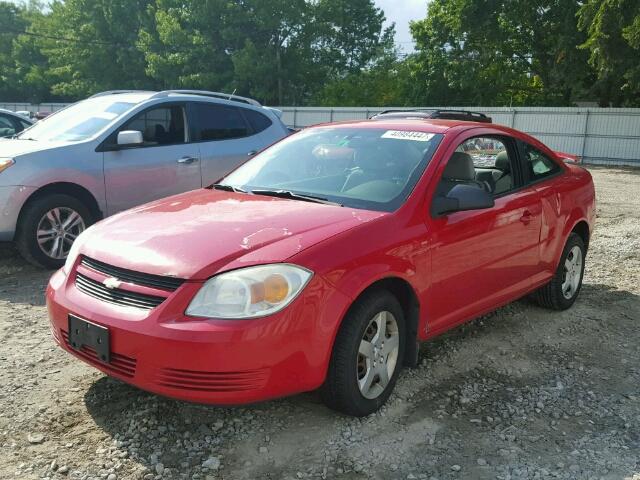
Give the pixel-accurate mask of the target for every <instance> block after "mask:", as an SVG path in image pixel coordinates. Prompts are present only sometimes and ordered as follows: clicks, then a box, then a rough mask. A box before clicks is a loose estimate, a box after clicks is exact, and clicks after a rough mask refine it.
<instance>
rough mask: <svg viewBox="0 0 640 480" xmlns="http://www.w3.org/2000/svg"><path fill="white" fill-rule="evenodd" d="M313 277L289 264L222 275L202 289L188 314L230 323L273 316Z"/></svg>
mask: <svg viewBox="0 0 640 480" xmlns="http://www.w3.org/2000/svg"><path fill="white" fill-rule="evenodd" d="M312 276H313V273H312V272H310V271H309V270H307V269H306V268H302V267H298V266H296V265H289V264H285V263H278V264H272V265H260V266H256V267H248V268H241V269H239V270H233V271H230V272H226V273H221V274H220V275H216V276H215V277H212V278H210V279H209V280H208V281H207V282H206V283H205V284H204V285H203V286H202V288H201V289H200V290H199V291H198V293H197V294H196V296H195V297H194V298H193V300H192V301H191V303H190V304H189V307H188V308H187V311H186V312H185V313H186V314H187V315H190V316H193V317H205V318H219V319H229V320H231V319H247V318H256V317H263V316H266V315H271V314H272V313H276V312H279V311H280V310H282V309H283V308H285V307H286V306H287V305H289V304H290V303H291V302H292V301H293V300H294V299H295V298H296V297H297V296H298V294H299V293H300V292H301V291H302V289H303V288H304V287H305V286H306V285H307V283H309V280H310V279H311V277H312Z"/></svg>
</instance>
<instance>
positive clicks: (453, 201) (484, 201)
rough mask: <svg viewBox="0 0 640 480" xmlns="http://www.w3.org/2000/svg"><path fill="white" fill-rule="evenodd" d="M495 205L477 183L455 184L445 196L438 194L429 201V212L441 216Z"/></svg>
mask: <svg viewBox="0 0 640 480" xmlns="http://www.w3.org/2000/svg"><path fill="white" fill-rule="evenodd" d="M494 205H495V202H494V201H493V197H492V196H491V195H489V194H488V193H487V192H486V191H484V190H483V189H482V188H481V187H480V186H478V185H466V184H464V183H460V184H458V185H455V186H454V187H453V188H452V189H451V190H450V191H449V193H448V194H447V196H446V197H445V196H438V197H435V198H434V199H433V202H432V203H431V213H432V215H433V216H434V217H441V216H443V215H446V214H448V213H453V212H463V211H467V210H481V209H484V208H491V207H493V206H494Z"/></svg>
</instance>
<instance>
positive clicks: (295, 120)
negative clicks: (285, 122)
mask: <svg viewBox="0 0 640 480" xmlns="http://www.w3.org/2000/svg"><path fill="white" fill-rule="evenodd" d="M297 121H298V107H293V128H298V123H297Z"/></svg>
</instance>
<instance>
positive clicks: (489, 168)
mask: <svg viewBox="0 0 640 480" xmlns="http://www.w3.org/2000/svg"><path fill="white" fill-rule="evenodd" d="M456 152H459V153H463V154H466V155H469V156H470V157H471V159H472V160H473V166H474V168H475V180H476V181H477V182H479V183H480V184H481V185H482V186H483V188H484V189H485V190H487V192H489V193H491V194H492V195H493V196H498V195H502V194H504V193H507V192H509V191H511V190H514V189H515V188H516V184H517V182H516V177H515V174H514V173H515V169H514V168H513V165H514V164H515V158H513V157H514V156H515V155H514V153H513V149H511V150H510V149H509V148H508V146H507V144H506V143H505V141H504V140H502V139H500V138H498V137H474V138H470V139H468V140H466V141H464V142H463V143H462V144H460V146H458V148H457V149H456Z"/></svg>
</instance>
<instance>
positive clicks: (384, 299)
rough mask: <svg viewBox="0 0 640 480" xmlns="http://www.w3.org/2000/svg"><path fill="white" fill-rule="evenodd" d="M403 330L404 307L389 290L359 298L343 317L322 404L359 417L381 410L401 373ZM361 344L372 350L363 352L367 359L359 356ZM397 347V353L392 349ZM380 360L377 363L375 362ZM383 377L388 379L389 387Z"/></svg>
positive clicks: (321, 393) (374, 292)
mask: <svg viewBox="0 0 640 480" xmlns="http://www.w3.org/2000/svg"><path fill="white" fill-rule="evenodd" d="M381 324H384V325H385V329H384V331H385V335H384V339H383V338H382V337H381V336H379V335H378V334H379V333H380V330H379V325H381ZM394 325H395V326H394ZM405 328H406V324H405V319H404V314H403V311H402V307H401V306H400V303H399V302H398V300H397V299H396V297H395V296H393V295H392V294H391V293H389V292H388V291H386V290H375V291H372V292H369V293H366V294H365V295H364V296H363V297H362V298H361V299H359V300H358V301H357V302H356V303H355V304H354V305H353V306H352V308H351V309H350V311H349V313H348V314H347V315H346V317H345V318H344V320H343V322H342V325H341V326H340V329H339V331H338V334H337V336H336V340H335V344H334V347H333V352H332V354H331V360H330V363H329V370H328V372H327V379H326V380H325V383H324V385H323V386H322V388H321V389H320V395H321V397H322V400H323V401H324V403H325V404H326V405H327V406H328V407H330V408H332V409H334V410H337V411H339V412H342V413H345V414H347V415H352V416H356V417H363V416H366V415H369V414H371V413H373V412H375V411H376V410H378V409H379V408H380V407H381V406H382V405H383V404H384V403H385V402H386V401H387V399H388V398H389V395H391V392H392V391H393V388H394V387H395V384H396V381H397V379H398V375H399V373H400V370H401V369H402V364H403V359H404V349H405V339H406V337H405V333H406V330H405ZM376 335H378V336H376ZM393 338H396V339H397V340H393ZM385 341H386V343H384V345H386V347H383V346H382V345H381V343H382V342H385ZM361 342H366V343H368V345H367V344H366V343H364V345H365V347H370V348H363V349H364V350H367V351H368V352H369V354H370V355H369V356H364V355H363V354H362V353H360V351H359V350H360V346H361ZM396 342H397V349H395V347H394V345H395V344H396ZM374 347H375V348H374ZM393 357H395V361H394V358H393ZM376 358H377V359H378V361H377V363H374V360H375V359H376ZM374 366H375V367H377V369H376V368H375V367H374ZM389 371H391V374H390V375H389ZM380 373H382V376H381V375H380ZM384 376H386V377H387V378H388V383H386V385H384V382H385V379H383V378H382V377H384ZM359 384H362V385H363V386H362V388H361V386H359ZM367 384H369V385H370V386H369V388H367V387H366V385H367ZM365 393H366V395H365Z"/></svg>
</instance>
